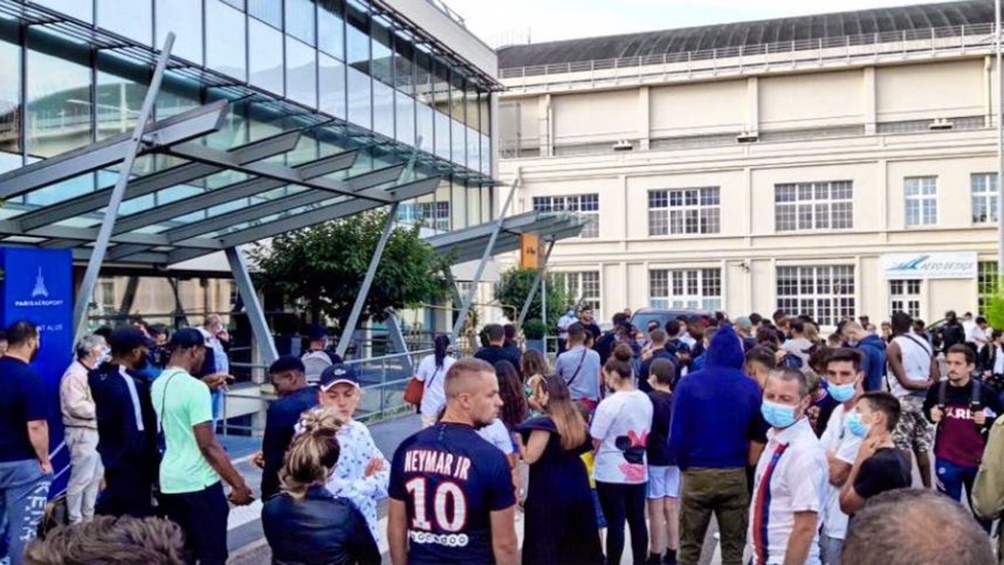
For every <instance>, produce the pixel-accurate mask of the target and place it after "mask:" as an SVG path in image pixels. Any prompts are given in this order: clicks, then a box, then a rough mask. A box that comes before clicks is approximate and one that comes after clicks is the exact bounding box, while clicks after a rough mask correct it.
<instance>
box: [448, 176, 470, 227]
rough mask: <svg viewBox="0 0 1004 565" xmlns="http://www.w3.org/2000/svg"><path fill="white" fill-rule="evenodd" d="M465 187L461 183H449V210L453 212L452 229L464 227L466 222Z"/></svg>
mask: <svg viewBox="0 0 1004 565" xmlns="http://www.w3.org/2000/svg"><path fill="white" fill-rule="evenodd" d="M467 206H468V202H467V189H466V188H464V186H463V185H462V184H459V183H455V182H453V183H450V210H451V212H452V214H453V229H455V230H458V229H460V228H466V227H467V226H469V225H470V224H469V223H468V222H467Z"/></svg>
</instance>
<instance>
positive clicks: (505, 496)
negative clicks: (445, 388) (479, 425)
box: [388, 423, 516, 565]
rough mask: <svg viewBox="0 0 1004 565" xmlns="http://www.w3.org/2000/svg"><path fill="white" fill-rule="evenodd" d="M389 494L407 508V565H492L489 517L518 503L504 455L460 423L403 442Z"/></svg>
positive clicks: (434, 427)
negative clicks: (494, 512)
mask: <svg viewBox="0 0 1004 565" xmlns="http://www.w3.org/2000/svg"><path fill="white" fill-rule="evenodd" d="M388 491H389V494H390V497H391V498H393V499H394V500H400V501H402V502H404V503H405V505H406V507H407V511H408V563H409V565H425V564H429V565H432V564H457V565H460V564H476V565H482V564H483V565H489V564H491V563H493V562H494V553H493V551H492V532H491V513H492V512H493V511H497V510H504V509H506V508H509V507H510V506H512V505H514V504H516V495H515V492H514V491H513V485H512V474H511V473H510V470H509V462H508V461H507V460H506V458H505V456H504V455H503V454H502V452H501V451H499V449H498V448H496V447H495V446H494V445H492V444H490V443H488V442H487V441H485V440H484V439H483V438H482V437H481V436H479V435H478V434H477V432H475V431H474V429H473V428H471V427H470V426H464V425H461V424H449V423H447V424H436V425H435V426H432V427H431V428H428V429H425V430H422V431H420V432H418V433H416V434H415V435H413V436H411V437H409V438H408V439H406V440H404V442H403V443H402V444H401V445H400V447H398V448H397V451H396V452H395V453H394V461H393V463H391V469H390V488H389V489H388Z"/></svg>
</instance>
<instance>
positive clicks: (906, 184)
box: [903, 175, 938, 228]
mask: <svg viewBox="0 0 1004 565" xmlns="http://www.w3.org/2000/svg"><path fill="white" fill-rule="evenodd" d="M927 189H930V190H931V191H930V192H926V190H927ZM932 204H933V206H932ZM932 210H933V212H932ZM929 213H930V215H929ZM911 216H914V217H913V218H912V219H911ZM903 225H904V226H906V227H908V228H926V227H931V226H937V225H938V177H937V176H936V175H925V176H913V177H904V178H903Z"/></svg>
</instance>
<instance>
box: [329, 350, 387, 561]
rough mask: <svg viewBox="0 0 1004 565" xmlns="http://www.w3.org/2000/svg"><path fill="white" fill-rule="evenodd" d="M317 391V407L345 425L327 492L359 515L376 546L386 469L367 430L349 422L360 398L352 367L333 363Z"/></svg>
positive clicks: (360, 392) (355, 375)
mask: <svg viewBox="0 0 1004 565" xmlns="http://www.w3.org/2000/svg"><path fill="white" fill-rule="evenodd" d="M319 388H320V390H319V391H318V393H317V400H318V403H319V404H320V405H321V406H323V407H325V408H331V409H333V410H334V411H335V412H336V413H337V414H338V417H339V418H340V419H341V420H342V421H343V422H345V426H344V427H342V428H341V429H339V430H338V445H339V446H341V448H342V451H341V455H339V456H338V463H337V464H336V465H335V469H334V471H333V472H332V474H331V478H329V479H328V490H330V491H331V492H332V493H333V494H334V495H335V496H341V497H344V498H347V499H348V500H350V501H351V502H352V503H353V504H354V505H355V506H356V508H358V509H359V511H360V512H362V514H363V516H364V517H365V518H366V523H367V524H368V525H369V527H370V532H372V533H373V539H375V540H377V543H379V540H380V538H381V533H380V529H379V519H378V517H377V501H378V500H380V499H383V498H386V497H387V485H388V483H389V482H390V465H389V464H388V463H387V459H386V458H384V456H383V453H381V452H380V450H379V449H378V448H377V446H376V443H374V442H373V436H372V435H370V430H369V428H367V427H366V426H365V425H364V424H363V423H362V422H357V421H356V420H353V419H352V416H353V414H355V411H356V407H357V406H359V401H360V400H361V399H362V397H363V389H362V387H360V386H359V375H358V374H357V373H356V370H355V369H354V368H353V367H352V365H347V364H344V363H336V364H334V365H332V366H330V367H328V368H327V369H325V370H324V372H323V373H321V381H320V385H319Z"/></svg>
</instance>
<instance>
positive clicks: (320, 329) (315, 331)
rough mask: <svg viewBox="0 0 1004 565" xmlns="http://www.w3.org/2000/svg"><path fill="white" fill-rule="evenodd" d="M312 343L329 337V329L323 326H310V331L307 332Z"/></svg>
mask: <svg viewBox="0 0 1004 565" xmlns="http://www.w3.org/2000/svg"><path fill="white" fill-rule="evenodd" d="M307 335H308V337H309V338H310V341H320V340H322V339H324V338H326V337H328V328H326V327H324V326H322V325H321V324H310V329H309V330H308V332H307Z"/></svg>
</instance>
